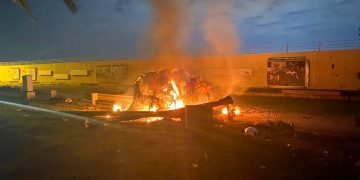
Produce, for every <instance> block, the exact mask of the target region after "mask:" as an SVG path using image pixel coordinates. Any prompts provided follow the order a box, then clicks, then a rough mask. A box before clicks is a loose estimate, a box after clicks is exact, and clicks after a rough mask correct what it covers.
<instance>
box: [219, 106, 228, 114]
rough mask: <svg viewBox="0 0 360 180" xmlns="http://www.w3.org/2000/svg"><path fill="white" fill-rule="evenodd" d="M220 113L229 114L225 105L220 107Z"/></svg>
mask: <svg viewBox="0 0 360 180" xmlns="http://www.w3.org/2000/svg"><path fill="white" fill-rule="evenodd" d="M221 113H222V114H223V115H228V114H229V110H228V108H227V107H224V108H222V109H221Z"/></svg>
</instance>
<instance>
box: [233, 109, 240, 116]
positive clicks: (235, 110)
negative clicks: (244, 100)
mask: <svg viewBox="0 0 360 180" xmlns="http://www.w3.org/2000/svg"><path fill="white" fill-rule="evenodd" d="M234 114H235V115H236V116H238V115H240V114H241V110H240V108H239V107H236V108H234Z"/></svg>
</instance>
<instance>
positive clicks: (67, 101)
mask: <svg viewBox="0 0 360 180" xmlns="http://www.w3.org/2000/svg"><path fill="white" fill-rule="evenodd" d="M65 102H66V103H72V102H73V100H72V99H71V98H67V99H65Z"/></svg>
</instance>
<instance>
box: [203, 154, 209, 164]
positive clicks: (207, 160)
mask: <svg viewBox="0 0 360 180" xmlns="http://www.w3.org/2000/svg"><path fill="white" fill-rule="evenodd" d="M204 158H205V162H209V157H208V154H207V153H204Z"/></svg>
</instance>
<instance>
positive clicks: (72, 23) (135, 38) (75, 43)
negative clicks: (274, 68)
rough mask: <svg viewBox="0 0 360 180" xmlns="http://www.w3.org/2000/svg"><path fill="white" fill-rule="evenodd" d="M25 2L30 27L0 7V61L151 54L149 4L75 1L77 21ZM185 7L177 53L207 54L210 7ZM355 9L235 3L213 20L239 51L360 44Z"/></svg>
mask: <svg viewBox="0 0 360 180" xmlns="http://www.w3.org/2000/svg"><path fill="white" fill-rule="evenodd" d="M28 1H29V3H30V4H31V7H32V12H33V15H34V18H35V21H34V22H32V21H31V20H30V18H29V16H27V14H26V13H25V12H24V11H23V10H22V9H20V8H19V7H18V6H16V5H15V4H14V3H13V2H12V0H0V32H1V33H0V59H3V60H11V59H23V60H29V59H48V58H72V57H74V58H105V59H106V58H115V57H120V58H133V59H136V58H139V56H146V55H144V54H142V52H144V51H148V49H146V48H151V42H149V41H147V39H148V38H149V27H150V26H151V24H152V22H153V21H156V19H155V18H154V17H153V12H152V10H153V9H152V6H151V5H150V4H149V2H148V1H147V0H128V1H127V0H125V1H124V0H121V1H120V0H77V1H76V2H77V4H78V7H79V12H78V13H77V14H75V15H73V14H72V13H71V12H70V11H69V9H68V8H67V7H66V6H65V4H64V3H63V1H62V0H28ZM186 1H187V2H186V4H185V6H184V12H183V14H184V18H183V22H182V25H181V30H180V32H186V34H187V36H188V37H189V38H188V39H190V40H188V41H187V43H186V44H185V45H182V47H186V48H187V49H188V50H189V52H190V51H192V52H196V51H200V50H201V49H203V48H204V47H206V40H204V38H203V30H202V29H203V24H204V22H205V21H206V19H207V18H209V16H208V14H207V13H206V9H207V8H208V7H207V6H208V5H209V4H208V3H209V1H211V0H186ZM212 1H214V0H212ZM219 1H220V0H219ZM183 2H185V0H183ZM359 8H360V0H291V1H290V0H232V2H231V6H230V8H228V9H227V10H226V11H222V12H219V13H220V14H211V16H227V17H228V18H229V19H231V22H232V23H233V25H234V28H235V29H236V32H237V35H238V37H237V38H238V40H239V42H240V45H239V46H240V47H249V46H252V45H262V44H269V45H275V44H281V43H287V42H290V43H291V42H314V41H328V40H344V39H360V37H359V33H360V32H359V27H360V20H359V17H360V10H359ZM174 35H175V34H174ZM176 36H179V37H182V35H176ZM149 44H150V46H149Z"/></svg>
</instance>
